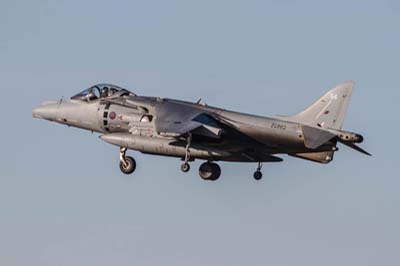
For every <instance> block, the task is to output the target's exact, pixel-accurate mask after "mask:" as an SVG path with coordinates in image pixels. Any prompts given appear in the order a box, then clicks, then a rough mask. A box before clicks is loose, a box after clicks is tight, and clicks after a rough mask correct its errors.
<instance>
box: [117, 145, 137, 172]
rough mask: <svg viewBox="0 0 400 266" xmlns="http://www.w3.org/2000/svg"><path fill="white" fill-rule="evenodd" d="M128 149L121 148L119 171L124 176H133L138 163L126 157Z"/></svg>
mask: <svg viewBox="0 0 400 266" xmlns="http://www.w3.org/2000/svg"><path fill="white" fill-rule="evenodd" d="M126 150H127V148H125V147H121V148H120V149H119V161H120V162H119V169H121V172H122V173H124V174H127V175H129V174H132V173H133V172H134V171H135V169H136V161H135V159H133V158H132V157H130V156H125V155H126Z"/></svg>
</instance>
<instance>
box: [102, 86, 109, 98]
mask: <svg viewBox="0 0 400 266" xmlns="http://www.w3.org/2000/svg"><path fill="white" fill-rule="evenodd" d="M108 96H109V92H108V87H103V88H102V89H101V92H100V98H106V97H108Z"/></svg>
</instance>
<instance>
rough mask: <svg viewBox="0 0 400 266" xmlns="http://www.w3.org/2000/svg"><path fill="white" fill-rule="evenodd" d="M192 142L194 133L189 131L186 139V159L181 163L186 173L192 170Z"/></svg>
mask: <svg viewBox="0 0 400 266" xmlns="http://www.w3.org/2000/svg"><path fill="white" fill-rule="evenodd" d="M191 143H192V134H190V133H189V136H188V137H187V139H186V151H185V159H184V162H183V164H182V165H181V170H182V172H184V173H187V172H189V170H190V164H189V161H190V145H191Z"/></svg>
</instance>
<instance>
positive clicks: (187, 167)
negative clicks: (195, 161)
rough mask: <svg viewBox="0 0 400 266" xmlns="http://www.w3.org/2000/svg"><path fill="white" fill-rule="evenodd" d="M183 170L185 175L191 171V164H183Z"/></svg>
mask: <svg viewBox="0 0 400 266" xmlns="http://www.w3.org/2000/svg"><path fill="white" fill-rule="evenodd" d="M181 170H182V172H184V173H187V172H189V170H190V164H188V163H183V164H182V165H181Z"/></svg>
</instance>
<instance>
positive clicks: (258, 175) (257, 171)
mask: <svg viewBox="0 0 400 266" xmlns="http://www.w3.org/2000/svg"><path fill="white" fill-rule="evenodd" d="M261 168H262V163H261V162H258V166H257V170H256V171H255V172H254V179H255V180H260V179H261V178H262V173H261Z"/></svg>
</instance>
